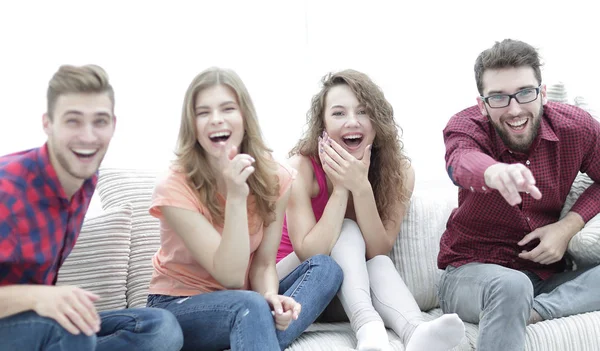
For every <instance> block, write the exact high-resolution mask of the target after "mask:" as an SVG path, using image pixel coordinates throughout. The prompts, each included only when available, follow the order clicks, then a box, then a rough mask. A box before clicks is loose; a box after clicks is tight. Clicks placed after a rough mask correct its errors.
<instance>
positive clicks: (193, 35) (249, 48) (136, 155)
mask: <svg viewBox="0 0 600 351" xmlns="http://www.w3.org/2000/svg"><path fill="white" fill-rule="evenodd" d="M592 3H593V2H592V1H589V2H587V1H585V2H584V1H562V2H556V3H553V2H547V1H524V0H521V1H513V0H507V1H412V2H410V3H407V2H403V1H377V0H370V1H368V2H367V1H327V0H297V1H259V0H256V1H177V0H171V1H168V2H167V1H164V2H159V1H144V2H142V1H131V0H130V1H125V0H122V1H112V0H104V1H2V3H1V4H0V154H6V153H9V152H14V151H19V150H21V149H26V148H32V147H36V146H39V145H41V144H43V142H44V141H45V135H44V133H43V131H42V125H41V116H42V113H43V112H44V111H45V106H46V101H45V93H46V88H47V83H48V80H49V79H50V77H51V76H52V74H53V73H54V72H55V71H56V70H57V69H58V67H59V65H61V64H65V63H68V64H76V65H80V64H86V63H95V64H99V65H101V66H102V67H104V68H105V69H106V70H107V71H108V73H109V75H110V78H111V81H112V84H113V86H114V88H115V93H116V114H117V118H118V123H117V131H116V133H115V136H114V138H113V141H112V144H111V146H110V149H109V152H108V154H107V156H106V158H105V161H104V166H107V167H131V168H144V169H164V168H165V167H166V165H167V162H168V161H169V160H171V159H172V156H173V148H174V145H175V140H176V137H177V132H178V128H179V120H180V111H181V105H182V101H183V95H184V92H185V90H186V89H187V86H188V84H189V82H190V81H191V80H192V78H193V77H194V76H195V75H196V74H197V73H199V72H200V71H202V70H203V69H205V68H207V67H209V66H213V65H217V66H222V67H229V68H233V69H234V70H236V71H237V72H238V73H239V74H240V76H241V77H242V79H243V80H244V82H245V83H246V85H247V86H248V89H249V91H250V93H251V95H252V98H253V100H254V102H255V105H256V108H257V111H258V114H259V119H260V123H261V126H262V130H263V133H264V135H265V138H266V140H267V142H268V144H269V145H270V146H271V147H272V148H273V149H274V151H275V154H276V156H277V157H278V158H280V159H283V158H284V157H285V156H286V154H287V151H288V150H289V149H290V148H291V147H292V146H293V145H294V143H295V142H296V141H297V140H298V138H299V137H300V135H301V131H302V128H303V125H304V122H305V114H306V111H307V110H308V107H309V103H310V98H311V97H312V95H313V94H314V93H315V92H316V91H317V89H318V87H319V80H320V78H321V76H323V75H324V74H325V73H327V72H329V71H332V70H340V69H344V68H354V69H357V70H361V71H363V72H365V73H367V74H368V75H370V76H371V77H372V78H373V79H374V80H375V82H376V83H378V84H379V85H380V86H381V87H382V88H383V90H384V92H385V94H386V96H387V98H388V99H389V100H390V102H391V103H392V105H393V106H394V109H395V118H396V120H397V122H398V124H399V125H400V126H401V127H402V128H403V130H404V134H403V135H404V136H403V139H404V142H405V147H406V150H407V152H408V154H409V156H410V157H411V159H412V160H413V164H414V167H415V170H416V174H417V183H416V187H417V189H423V190H435V191H438V190H440V189H450V190H452V191H454V190H453V186H452V184H451V183H450V181H449V180H448V177H447V175H446V174H445V171H444V145H443V141H442V129H443V128H444V126H445V124H446V122H447V120H448V119H449V118H450V117H451V115H452V114H454V113H456V112H458V111H460V110H462V109H463V108H465V107H468V106H470V105H473V104H474V103H475V96H476V95H477V90H476V86H475V81H474V75H473V63H474V61H475V58H476V57H477V55H478V54H479V53H480V52H481V51H482V50H484V49H486V48H488V47H490V46H492V45H493V44H494V42H495V41H496V40H502V39H504V38H513V39H520V40H523V41H526V42H528V43H530V44H532V45H533V46H535V47H538V48H539V49H540V52H541V54H542V57H543V60H544V62H545V67H544V69H543V73H542V74H543V79H544V82H545V83H547V84H552V83H556V82H559V81H561V82H563V83H565V85H566V88H567V91H568V93H569V99H570V100H572V98H573V97H574V96H577V95H583V96H585V97H586V99H587V100H588V101H589V102H591V103H592V105H593V106H598V105H597V104H596V105H594V103H596V102H598V101H600V89H599V87H598V80H599V78H600V68H599V65H598V62H599V57H598V52H599V50H598V48H599V45H600V44H599V42H598V38H597V36H598V33H600V30H599V27H598V25H597V20H598V15H597V13H598V12H597V11H596V10H593V9H592V8H591V4H592Z"/></svg>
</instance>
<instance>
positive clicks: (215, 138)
mask: <svg viewBox="0 0 600 351" xmlns="http://www.w3.org/2000/svg"><path fill="white" fill-rule="evenodd" d="M194 112H195V114H196V138H197V140H198V143H199V144H200V146H202V148H203V149H204V150H205V151H206V153H207V155H209V156H212V157H213V159H217V158H218V157H219V156H220V155H221V154H222V152H223V151H224V150H229V148H230V147H231V146H236V147H237V148H238V152H241V151H242V150H240V145H241V143H242V139H243V138H244V119H243V117H242V113H241V110H240V106H239V103H238V100H237V96H236V94H235V92H234V91H233V89H231V88H229V87H228V86H226V85H220V84H219V85H213V86H210V87H208V88H206V89H203V90H201V91H200V92H198V94H197V95H196V99H195V102H194Z"/></svg>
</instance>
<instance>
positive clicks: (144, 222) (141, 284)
mask: <svg viewBox="0 0 600 351" xmlns="http://www.w3.org/2000/svg"><path fill="white" fill-rule="evenodd" d="M158 174H159V172H157V171H149V170H133V169H119V168H101V169H100V178H99V179H98V193H99V194H100V200H101V203H102V208H103V209H105V210H106V209H109V208H113V207H118V206H122V205H123V204H125V203H129V204H131V207H132V209H133V214H132V220H131V255H130V257H129V263H128V265H129V266H128V275H127V307H145V306H146V299H147V297H148V287H149V285H150V279H151V277H152V272H153V268H152V256H153V255H154V253H155V252H156V251H157V250H158V248H159V247H160V222H159V220H158V219H157V218H155V217H153V216H151V215H150V213H149V212H148V209H149V208H150V202H151V200H152V192H153V191H154V185H155V182H156V177H157V175H158Z"/></svg>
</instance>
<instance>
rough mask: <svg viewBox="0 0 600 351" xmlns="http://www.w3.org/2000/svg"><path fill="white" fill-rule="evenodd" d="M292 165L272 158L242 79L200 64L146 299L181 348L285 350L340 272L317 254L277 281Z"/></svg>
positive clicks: (165, 189)
mask: <svg viewBox="0 0 600 351" xmlns="http://www.w3.org/2000/svg"><path fill="white" fill-rule="evenodd" d="M294 176H295V171H293V170H292V169H288V168H286V167H284V166H283V165H281V164H279V163H277V162H276V161H274V160H273V159H272V157H271V153H270V150H269V149H268V148H267V147H266V146H265V143H264V142H263V140H262V136H261V132H260V128H259V125H258V120H257V117H256V113H255V110H254V106H253V103H252V100H251V99H250V96H249V94H248V91H247V90H246V87H245V86H244V84H243V83H242V81H241V79H240V78H239V77H238V75H237V74H236V73H235V72H233V71H231V70H225V69H219V68H211V69H208V70H206V71H204V72H202V73H200V74H199V75H198V76H196V78H194V80H193V81H192V83H191V84H190V86H189V88H188V90H187V93H186V95H185V100H184V105H183V113H182V120H181V127H180V131H179V138H178V147H177V159H176V162H175V163H174V165H173V166H172V168H171V169H170V170H169V172H168V174H167V175H166V176H165V177H164V178H163V179H161V180H160V181H159V182H158V184H157V185H156V188H155V191H154V195H153V200H152V204H151V208H150V212H151V213H152V214H153V215H154V216H156V217H158V218H159V219H160V222H161V247H160V249H159V250H158V252H157V253H156V254H155V256H154V258H153V266H154V274H153V276H152V281H151V283H150V293H151V295H150V296H149V297H148V306H153V307H160V308H164V309H166V310H168V311H170V312H172V313H173V314H174V315H175V317H176V318H177V320H178V321H179V323H180V325H181V327H182V330H183V334H184V346H183V350H222V349H227V348H231V349H232V350H244V351H247V350H280V349H281V350H283V349H284V348H286V347H287V346H288V345H289V344H290V343H291V342H292V341H293V340H294V339H295V338H296V337H298V336H299V335H300V334H301V333H302V332H303V331H304V330H305V329H306V328H307V327H308V326H309V325H310V324H311V323H312V322H313V321H314V320H315V319H316V317H317V316H318V315H319V314H320V313H321V312H322V311H323V310H324V308H325V307H326V306H327V304H328V303H329V301H330V300H331V299H332V298H333V297H334V296H335V294H336V292H337V291H338V289H339V286H340V284H341V280H342V272H341V269H340V268H339V266H338V265H337V264H336V263H335V262H334V261H333V260H332V259H331V258H329V257H328V256H324V255H316V256H312V257H310V258H308V257H307V260H306V261H305V262H303V263H302V264H301V265H300V266H298V267H297V269H295V270H294V271H293V272H291V273H290V274H289V275H287V276H286V277H285V278H283V279H282V280H281V281H279V280H278V278H277V273H276V270H275V258H276V254H277V248H278V245H279V241H280V238H281V230H282V223H283V217H284V212H285V207H286V205H287V201H288V198H289V194H290V192H291V188H292V180H293V178H294Z"/></svg>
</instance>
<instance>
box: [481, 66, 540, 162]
mask: <svg viewBox="0 0 600 351" xmlns="http://www.w3.org/2000/svg"><path fill="white" fill-rule="evenodd" d="M482 81H483V89H484V90H483V95H484V96H489V95H495V94H514V93H516V92H518V91H523V90H526V89H535V88H537V86H538V85H539V83H538V82H537V80H536V78H535V76H534V72H533V69H532V68H531V67H528V66H524V67H511V68H502V69H489V70H486V71H485V72H484V73H483V79H482ZM477 103H478V105H479V109H480V111H481V113H482V114H483V115H486V116H488V119H489V120H490V122H491V123H492V125H493V126H494V129H496V131H497V132H498V135H500V138H501V139H502V141H503V142H504V144H505V145H506V146H507V147H508V148H509V149H510V150H513V151H517V152H522V153H527V152H528V151H529V148H530V147H531V144H532V143H533V140H534V139H535V137H536V136H537V133H538V131H539V128H540V122H541V118H542V114H543V111H544V108H543V105H545V104H546V87H545V86H544V85H542V87H541V89H540V94H539V96H538V97H537V98H536V99H535V100H533V101H531V102H528V103H524V104H519V103H518V102H517V101H516V100H515V99H514V98H513V99H511V100H510V104H509V105H508V106H506V107H502V108H491V107H490V106H489V105H488V104H487V103H485V102H484V101H483V100H482V99H481V98H480V97H479V98H478V99H477Z"/></svg>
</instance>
